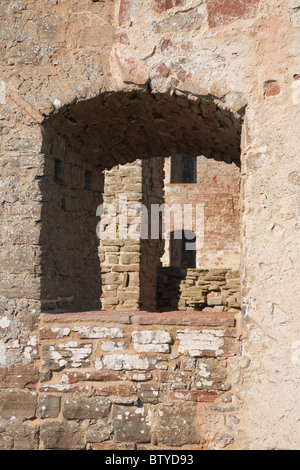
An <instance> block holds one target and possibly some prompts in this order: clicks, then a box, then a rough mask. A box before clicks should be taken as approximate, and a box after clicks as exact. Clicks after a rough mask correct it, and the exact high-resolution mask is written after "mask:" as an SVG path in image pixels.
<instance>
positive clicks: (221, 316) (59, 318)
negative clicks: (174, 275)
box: [42, 310, 237, 327]
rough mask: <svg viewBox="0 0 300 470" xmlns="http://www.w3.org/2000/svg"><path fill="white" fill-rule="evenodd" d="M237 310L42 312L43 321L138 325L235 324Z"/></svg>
mask: <svg viewBox="0 0 300 470" xmlns="http://www.w3.org/2000/svg"><path fill="white" fill-rule="evenodd" d="M236 314H237V312H219V313H218V312H199V311H188V312H181V311H174V312H162V313H158V312H144V311H118V312H117V311H111V310H108V311H105V310H102V311H91V312H76V313H43V314H42V322H43V323H74V322H105V323H122V324H128V325H129V324H136V323H137V324H138V325H182V326H185V325H186V326H210V327H214V326H226V327H234V326H235V316H236Z"/></svg>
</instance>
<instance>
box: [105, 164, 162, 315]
mask: <svg viewBox="0 0 300 470" xmlns="http://www.w3.org/2000/svg"><path fill="white" fill-rule="evenodd" d="M162 196H163V159H160V158H152V159H151V160H149V161H142V160H136V161H135V162H133V163H127V164H126V165H117V166H115V167H113V168H112V169H111V170H107V171H106V172H105V184H104V194H103V204H104V205H105V204H108V205H110V209H109V212H108V213H104V215H103V216H102V218H101V223H102V224H103V223H104V224H106V223H108V224H109V226H108V227H109V228H108V229H107V230H105V232H104V233H103V235H104V236H103V237H101V235H100V247H99V254H100V262H101V278H102V296H101V303H102V308H103V309H112V310H114V309H117V310H128V309H129V310H130V309H133V310H136V309H139V308H142V309H148V310H149V309H151V310H152V309H155V308H156V277H157V267H158V265H159V263H160V257H161V255H162V248H161V245H162V241H161V240H150V239H141V238H140V227H141V217H142V215H141V212H140V211H136V209H135V207H139V206H140V205H141V204H143V205H144V207H146V208H150V207H151V204H153V203H159V204H162V202H163V200H162ZM114 211H115V214H114V216H113V217H112V218H111V215H112V214H113V212H114ZM148 213H149V214H150V210H149V211H148ZM148 224H150V216H149V218H148ZM110 230H111V235H108V234H109V231H110ZM149 234H150V231H149Z"/></svg>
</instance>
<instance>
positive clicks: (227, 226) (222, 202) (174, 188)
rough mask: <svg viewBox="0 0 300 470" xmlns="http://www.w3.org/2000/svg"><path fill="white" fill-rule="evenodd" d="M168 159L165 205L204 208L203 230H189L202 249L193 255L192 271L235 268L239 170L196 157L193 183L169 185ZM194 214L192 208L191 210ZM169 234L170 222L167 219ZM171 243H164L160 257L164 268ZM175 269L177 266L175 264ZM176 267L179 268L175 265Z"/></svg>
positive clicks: (168, 256)
mask: <svg viewBox="0 0 300 470" xmlns="http://www.w3.org/2000/svg"><path fill="white" fill-rule="evenodd" d="M170 162H171V159H170V158H167V159H166V163H165V175H166V179H165V183H166V184H165V203H166V204H167V205H169V206H172V205H173V204H180V205H181V206H182V207H183V205H184V204H192V205H193V208H195V207H196V204H203V205H204V231H203V232H201V230H198V231H197V229H196V224H195V220H194V224H193V225H194V226H193V228H192V230H193V231H194V232H195V233H196V235H197V237H198V239H199V240H200V239H201V240H202V233H203V235H204V243H203V246H201V245H200V246H199V245H198V248H197V252H196V268H200V269H210V268H225V269H227V268H232V269H239V263H240V212H239V181H240V170H239V167H238V166H237V165H236V164H234V163H231V164H229V163H225V162H224V161H217V160H214V159H208V158H206V157H203V156H199V157H197V183H194V184H170V181H171V179H170V177H171V168H170V164H171V163H170ZM193 210H194V211H195V209H193ZM170 227H171V231H173V230H174V221H172V220H171V225H170ZM171 243H172V242H171V241H167V243H166V249H165V254H164V257H163V263H164V266H170V265H171V257H170V251H171V247H170V244H171ZM177 266H178V265H177ZM178 267H180V266H178Z"/></svg>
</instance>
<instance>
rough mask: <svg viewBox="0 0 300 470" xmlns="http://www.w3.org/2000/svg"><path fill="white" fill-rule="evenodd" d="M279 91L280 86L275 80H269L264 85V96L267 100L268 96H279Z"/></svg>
mask: <svg viewBox="0 0 300 470" xmlns="http://www.w3.org/2000/svg"><path fill="white" fill-rule="evenodd" d="M280 91H281V89H280V85H279V83H278V82H277V81H276V80H269V81H267V82H265V84H264V96H265V97H266V98H268V97H269V96H276V95H279V93H280Z"/></svg>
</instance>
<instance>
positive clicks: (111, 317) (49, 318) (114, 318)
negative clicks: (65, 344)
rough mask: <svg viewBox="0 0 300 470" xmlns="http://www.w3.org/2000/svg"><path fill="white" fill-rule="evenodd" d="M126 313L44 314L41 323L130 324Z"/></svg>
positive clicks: (128, 315) (103, 311)
mask: <svg viewBox="0 0 300 470" xmlns="http://www.w3.org/2000/svg"><path fill="white" fill-rule="evenodd" d="M130 316H131V315H130V314H129V313H128V312H118V313H114V312H108V311H105V310H102V311H93V312H76V313H44V314H43V315H42V322H44V323H54V324H57V323H58V324H60V323H75V322H105V323H124V324H126V323H128V324H129V323H130Z"/></svg>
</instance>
